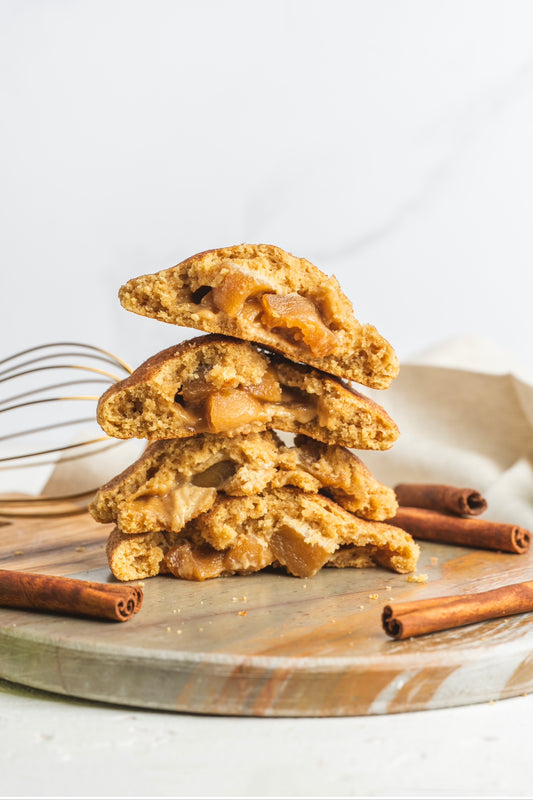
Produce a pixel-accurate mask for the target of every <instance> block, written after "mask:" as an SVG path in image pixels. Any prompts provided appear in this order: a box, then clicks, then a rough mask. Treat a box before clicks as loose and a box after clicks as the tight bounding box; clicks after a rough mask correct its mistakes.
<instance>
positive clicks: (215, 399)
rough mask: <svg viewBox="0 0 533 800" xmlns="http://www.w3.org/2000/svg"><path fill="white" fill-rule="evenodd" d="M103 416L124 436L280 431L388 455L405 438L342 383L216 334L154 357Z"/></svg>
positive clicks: (112, 394)
mask: <svg viewBox="0 0 533 800" xmlns="http://www.w3.org/2000/svg"><path fill="white" fill-rule="evenodd" d="M97 418H98V422H99V423H100V425H101V427H102V428H103V429H104V431H105V432H106V433H107V434H108V435H109V436H113V437H116V438H119V439H129V438H138V439H175V438H183V437H187V436H194V435H196V434H199V433H204V432H208V433H221V434H226V435H228V436H234V435H236V434H239V433H254V432H257V431H261V430H270V429H278V430H280V431H288V432H289V433H302V434H305V435H307V436H310V437H312V438H313V439H318V440H319V441H322V442H326V443H328V444H339V445H343V446H345V447H354V448H356V449H357V448H359V449H363V450H387V449H388V448H389V447H391V446H392V445H393V444H394V442H395V441H396V439H397V438H398V435H399V431H398V428H397V426H396V424H395V423H394V421H393V420H392V419H391V418H390V417H389V415H388V414H387V412H386V411H385V410H384V409H383V408H381V406H379V405H378V404H377V403H375V402H374V401H373V400H371V399H369V398H367V397H364V396H363V395H362V394H360V393H359V392H356V391H355V390H354V389H352V388H351V387H350V386H348V385H347V384H345V383H343V382H342V381H340V380H339V379H338V378H334V377H332V376H331V375H327V374H326V373H323V372H319V371H318V370H315V369H311V368H310V367H307V366H305V365H303V364H295V363H293V362H291V361H289V360H288V359H286V358H283V356H279V355H274V354H272V353H269V352H267V351H264V350H262V349H260V348H259V347H258V346H256V345H252V344H250V343H249V342H243V341H239V340H237V339H231V338H229V337H227V336H216V335H208V336H199V337H196V338H194V339H190V340H188V341H186V342H182V343H181V344H179V345H177V346H175V347H171V348H168V349H167V350H163V351H162V352H160V353H158V354H156V355H155V356H152V358H149V359H148V360H147V361H145V362H144V364H142V365H141V366H140V367H139V368H138V369H136V370H135V372H133V374H132V375H130V376H129V377H128V378H126V379H125V380H123V381H120V382H119V383H116V384H114V385H113V386H111V387H110V388H109V389H108V390H107V391H106V392H105V393H104V394H103V395H102V397H101V398H100V400H99V402H98V408H97Z"/></svg>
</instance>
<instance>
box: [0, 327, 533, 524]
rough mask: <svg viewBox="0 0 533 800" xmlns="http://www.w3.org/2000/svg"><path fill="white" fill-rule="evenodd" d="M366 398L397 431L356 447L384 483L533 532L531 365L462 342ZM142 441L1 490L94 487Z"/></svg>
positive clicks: (15, 477)
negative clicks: (475, 500)
mask: <svg viewBox="0 0 533 800" xmlns="http://www.w3.org/2000/svg"><path fill="white" fill-rule="evenodd" d="M362 391H363V392H364V393H365V394H367V395H370V396H372V397H373V398H374V399H375V400H376V401H377V402H378V403H379V404H380V405H382V406H383V407H384V408H385V409H386V410H387V412H388V413H389V414H390V415H391V416H392V418H393V419H394V420H395V422H396V423H397V425H398V426H399V428H400V432H401V435H400V438H399V440H398V441H397V442H396V444H395V445H394V447H393V448H392V449H391V450H388V451H386V452H369V451H359V452H358V455H359V456H360V457H361V458H362V460H363V461H364V462H365V463H366V464H367V466H368V467H369V469H371V470H372V472H373V473H374V475H375V476H376V477H377V478H379V479H380V480H381V481H383V482H384V483H386V484H387V485H389V486H394V485H395V484H396V483H400V482H406V481H420V482H442V483H447V484H452V485H456V486H464V487H466V486H467V487H471V488H473V489H478V490H479V491H481V492H483V494H484V495H485V497H486V499H487V501H488V504H489V505H488V509H487V511H486V512H485V517H486V518H487V519H493V520H497V521H502V522H512V523H513V524H517V525H521V526H523V527H526V528H529V529H530V530H533V371H532V374H531V375H529V374H527V373H526V372H525V371H524V369H523V368H522V367H521V366H520V365H517V364H515V363H514V362H513V360H512V356H511V355H509V354H508V353H505V352H502V351H500V350H499V349H497V348H496V347H495V346H493V345H491V344H488V343H486V342H477V341H475V340H474V341H472V340H465V339H460V340H457V341H452V342H449V343H446V344H444V345H442V346H440V347H438V348H436V349H434V350H432V351H430V352H428V353H426V354H423V355H421V356H419V357H418V358H416V359H413V360H411V362H410V363H405V364H402V366H401V369H400V374H399V376H398V378H397V379H396V380H395V381H394V382H393V384H392V386H391V387H390V388H389V389H387V390H384V391H370V390H365V389H364V388H363V389H362ZM144 444H145V443H144V442H121V443H118V446H117V447H116V448H113V449H112V450H107V451H104V452H102V453H100V454H99V455H94V456H90V457H87V458H82V459H78V460H76V461H64V462H62V461H58V462H57V464H56V466H55V468H49V469H48V470H43V471H42V472H41V473H40V474H39V473H36V472H35V470H33V471H32V473H31V475H32V477H31V489H28V483H24V480H25V479H24V472H21V473H17V471H12V472H11V473H9V474H6V473H5V472H4V473H3V480H2V475H0V493H1V492H2V491H4V492H5V491H16V490H17V489H18V491H26V492H28V491H31V492H32V493H35V494H39V493H40V492H43V493H44V494H48V495H54V494H60V493H63V494H67V493H70V492H75V491H80V490H82V489H83V490H85V489H90V488H91V487H94V488H96V487H98V486H100V485H101V484H103V483H104V482H105V481H107V480H108V479H109V478H111V477H112V476H113V475H115V474H117V473H118V472H120V471H121V470H122V469H124V468H125V467H126V466H127V465H128V464H130V463H131V462H132V461H133V460H135V458H136V457H137V456H138V455H139V453H140V452H141V450H142V448H143V447H144ZM3 485H4V488H3Z"/></svg>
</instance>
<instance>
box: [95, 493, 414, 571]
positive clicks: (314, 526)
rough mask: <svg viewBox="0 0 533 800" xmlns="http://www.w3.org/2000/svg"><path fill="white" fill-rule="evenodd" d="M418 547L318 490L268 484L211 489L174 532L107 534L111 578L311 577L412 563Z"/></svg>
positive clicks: (402, 534)
mask: <svg viewBox="0 0 533 800" xmlns="http://www.w3.org/2000/svg"><path fill="white" fill-rule="evenodd" d="M419 552H420V549H419V546H418V545H417V544H416V543H415V542H414V540H413V538H412V537H411V536H410V535H409V534H408V533H406V532H405V531H403V530H401V529H400V528H396V527H394V526H392V525H388V524H386V523H383V522H374V521H369V520H363V519H360V518H359V517H356V516H354V515H353V514H350V513H349V512H348V511H345V510H344V509H343V508H342V507H341V506H339V505H338V504H337V503H335V502H334V501H333V500H330V499H329V498H327V497H323V496H322V495H320V494H314V493H307V492H301V491H298V490H297V489H291V488H283V489H274V490H271V491H268V492H265V493H263V494H262V495H254V496H251V497H244V498H243V497H239V498H238V497H229V496H225V495H219V496H218V498H217V501H216V503H215V505H214V506H213V508H212V509H211V510H210V511H208V512H206V513H204V514H202V515H200V516H199V517H197V518H196V519H195V520H193V521H192V522H190V523H189V524H188V525H187V526H186V527H185V528H184V529H183V531H182V532H181V533H171V532H161V531H157V532H153V533H140V534H130V535H128V534H125V533H122V532H121V531H120V530H119V529H118V528H115V530H114V531H113V532H112V533H111V535H110V537H109V540H108V544H107V556H108V561H109V565H110V568H111V571H112V572H113V574H114V575H115V577H116V578H118V579H119V580H123V581H124V580H134V579H137V578H146V577H150V576H153V575H157V574H159V573H160V572H162V573H168V572H170V573H172V574H173V575H174V576H175V577H179V578H185V579H187V580H206V579H208V578H215V577H220V576H225V575H233V574H236V573H238V574H249V573H252V572H258V571H259V570H261V569H264V568H265V567H268V566H282V567H284V568H285V569H286V570H287V572H289V573H290V574H291V575H295V576H297V577H311V576H312V575H315V574H316V572H318V570H319V569H321V567H323V566H327V565H330V566H338V567H346V566H351V567H361V566H376V565H378V566H383V567H386V568H387V569H391V570H393V571H395V572H400V573H405V572H412V571H414V570H415V569H416V564H417V560H418V556H419Z"/></svg>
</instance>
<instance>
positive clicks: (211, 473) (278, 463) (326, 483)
mask: <svg viewBox="0 0 533 800" xmlns="http://www.w3.org/2000/svg"><path fill="white" fill-rule="evenodd" d="M283 486H293V487H297V488H299V489H302V490H303V491H305V492H318V491H321V492H323V493H327V494H329V495H331V496H332V497H333V498H334V499H335V500H336V501H337V502H338V503H339V505H341V506H343V507H344V508H346V509H347V510H349V511H351V512H352V513H355V514H356V515H358V516H361V517H364V518H365V519H374V520H384V519H389V518H390V517H392V516H394V514H395V513H396V510H397V507H398V506H397V502H396V497H395V494H394V491H393V490H392V489H390V488H389V487H387V486H384V485H383V484H381V483H379V482H378V481H377V480H376V479H375V478H374V477H373V476H372V475H371V473H370V472H369V470H368V469H367V468H366V467H365V465H364V464H363V462H362V461H361V460H360V459H359V458H357V456H355V455H354V454H353V453H351V452H350V451H349V450H347V449H346V448H344V447H339V446H337V445H331V446H329V447H327V446H326V445H323V444H321V443H319V442H315V441H313V440H311V439H307V438H306V437H304V436H300V437H298V439H297V442H296V444H295V445H294V446H288V445H286V444H284V443H283V442H282V441H281V439H280V438H279V437H278V436H277V435H276V434H275V433H274V432H272V431H265V432H262V433H252V434H248V435H242V434H240V435H237V436H234V437H231V438H228V437H227V436H220V435H217V434H208V433H206V434H199V435H198V436H194V437H190V438H187V439H168V440H161V441H157V442H152V443H151V444H149V445H148V447H147V448H146V450H145V451H144V453H143V454H142V456H141V457H140V458H139V459H138V460H137V461H136V462H135V463H134V464H132V465H131V466H130V467H128V468H127V469H126V470H125V471H124V472H122V473H121V474H120V475H117V476H116V477H115V478H113V479H112V480H111V481H109V482H108V483H107V484H106V485H105V486H103V487H102V488H101V489H100V490H99V491H98V492H97V494H96V496H95V498H94V499H93V501H92V503H91V504H90V506H89V510H90V512H91V514H92V516H93V517H94V519H96V520H97V521H98V522H103V523H109V522H114V523H115V524H116V525H117V526H118V527H119V528H120V529H121V530H122V531H123V532H124V533H141V532H147V531H159V530H166V531H171V532H174V533H179V532H180V531H181V530H182V528H183V527H184V526H185V525H186V523H187V522H189V521H190V520H192V519H194V518H195V517H197V516H198V515H199V514H201V513H202V512H204V511H207V510H209V509H210V508H211V507H212V506H213V504H214V503H215V501H216V499H217V494H218V492H223V493H225V494H229V495H234V496H244V495H253V494H259V493H261V492H263V491H264V490H267V489H272V488H280V487H283Z"/></svg>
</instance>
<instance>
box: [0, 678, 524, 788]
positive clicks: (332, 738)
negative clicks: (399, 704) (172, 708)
mask: <svg viewBox="0 0 533 800" xmlns="http://www.w3.org/2000/svg"><path fill="white" fill-rule="evenodd" d="M532 714H533V697H532V696H531V695H528V696H527V697H517V698H512V699H509V700H504V701H501V702H496V703H484V704H481V705H476V706H470V707H468V708H454V709H443V710H439V711H431V712H417V713H411V714H397V715H392V716H386V717H348V718H340V719H335V718H328V719H260V718H238V717H235V718H233V717H203V716H189V715H183V714H160V713H152V712H147V711H139V710H136V709H129V708H119V707H116V706H114V707H108V706H104V705H99V704H97V703H88V702H83V701H77V700H68V699H64V698H60V697H58V696H54V695H48V694H44V693H41V692H38V691H33V690H27V689H23V688H20V687H14V686H12V685H7V684H5V683H2V682H0V722H1V726H0V752H1V757H0V762H1V768H2V788H1V795H2V797H11V796H13V797H23V796H36V797H79V796H81V797H92V796H94V797H158V796H160V797H206V796H207V797H531V746H530V742H529V736H528V730H529V728H530V725H531V715H532Z"/></svg>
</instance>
